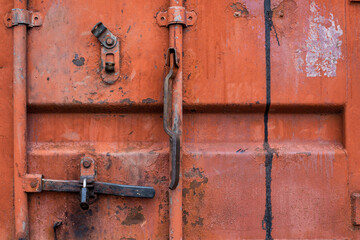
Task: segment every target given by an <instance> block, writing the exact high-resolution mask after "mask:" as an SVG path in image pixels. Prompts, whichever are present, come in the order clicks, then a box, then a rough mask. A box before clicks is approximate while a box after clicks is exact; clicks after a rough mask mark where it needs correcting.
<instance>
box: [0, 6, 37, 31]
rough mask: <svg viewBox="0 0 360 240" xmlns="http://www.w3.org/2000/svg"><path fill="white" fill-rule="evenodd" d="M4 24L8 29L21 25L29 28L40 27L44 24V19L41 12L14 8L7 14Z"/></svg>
mask: <svg viewBox="0 0 360 240" xmlns="http://www.w3.org/2000/svg"><path fill="white" fill-rule="evenodd" d="M4 22H5V26H6V27H8V28H10V27H13V26H17V25H20V24H23V25H27V26H28V27H39V26H41V24H42V17H41V15H40V13H39V12H32V11H29V10H26V9H20V8H13V9H11V11H10V12H8V13H6V14H5V17H4Z"/></svg>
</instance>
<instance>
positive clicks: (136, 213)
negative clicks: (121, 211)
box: [121, 206, 145, 226]
mask: <svg viewBox="0 0 360 240" xmlns="http://www.w3.org/2000/svg"><path fill="white" fill-rule="evenodd" d="M141 210H142V207H141V206H139V207H137V208H132V209H131V210H130V213H129V214H128V215H127V216H126V218H125V220H124V221H123V222H122V223H121V224H122V225H127V226H130V225H134V224H140V223H143V222H144V221H145V217H144V215H143V214H142V213H141Z"/></svg>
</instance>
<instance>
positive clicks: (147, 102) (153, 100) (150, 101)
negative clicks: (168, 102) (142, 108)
mask: <svg viewBox="0 0 360 240" xmlns="http://www.w3.org/2000/svg"><path fill="white" fill-rule="evenodd" d="M156 102H157V100H155V99H152V98H146V99H143V100H142V103H145V104H149V103H156Z"/></svg>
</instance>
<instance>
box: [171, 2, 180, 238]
mask: <svg viewBox="0 0 360 240" xmlns="http://www.w3.org/2000/svg"><path fill="white" fill-rule="evenodd" d="M175 6H180V7H182V6H183V0H170V7H175ZM182 45H183V26H182V25H181V24H171V25H170V26H169V48H175V49H176V51H177V55H178V58H179V66H178V70H177V73H176V76H175V79H174V80H173V88H172V89H173V93H172V108H171V109H172V119H173V130H174V131H175V133H177V134H179V136H180V143H181V142H182V137H181V133H182V83H183V76H182V52H183V48H182ZM180 146H182V144H180ZM170 155H171V154H170ZM181 159H182V151H180V166H179V167H180V178H179V184H178V186H177V187H176V189H174V190H170V193H169V197H170V202H169V205H170V206H169V208H170V229H169V238H170V239H174V240H180V239H182V174H181ZM170 162H171V160H170Z"/></svg>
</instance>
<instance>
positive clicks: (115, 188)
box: [94, 182, 155, 198]
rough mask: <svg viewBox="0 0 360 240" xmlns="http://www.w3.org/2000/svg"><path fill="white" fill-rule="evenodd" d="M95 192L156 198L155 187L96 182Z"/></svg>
mask: <svg viewBox="0 0 360 240" xmlns="http://www.w3.org/2000/svg"><path fill="white" fill-rule="evenodd" d="M94 193H95V194H110V195H115V196H121V197H137V198H154V196H155V189H154V188H152V187H143V186H131V185H120V184H113V183H104V182H95V183H94Z"/></svg>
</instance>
